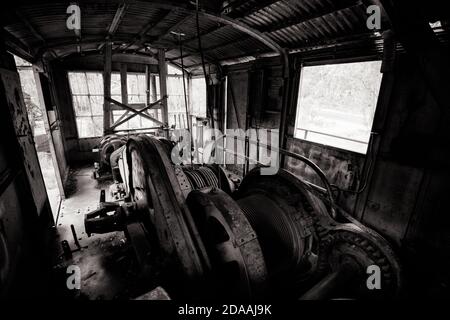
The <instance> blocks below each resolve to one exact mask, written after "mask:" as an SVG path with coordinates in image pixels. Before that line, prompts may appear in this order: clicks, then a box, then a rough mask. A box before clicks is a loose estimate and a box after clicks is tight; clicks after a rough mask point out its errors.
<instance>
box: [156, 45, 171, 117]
mask: <svg viewBox="0 0 450 320" xmlns="http://www.w3.org/2000/svg"><path fill="white" fill-rule="evenodd" d="M158 63H159V93H160V95H161V97H164V96H167V63H166V53H165V51H164V49H159V50H158ZM167 100H168V99H164V100H163V103H162V122H164V123H165V124H167V125H168V124H169V108H168V105H167Z"/></svg>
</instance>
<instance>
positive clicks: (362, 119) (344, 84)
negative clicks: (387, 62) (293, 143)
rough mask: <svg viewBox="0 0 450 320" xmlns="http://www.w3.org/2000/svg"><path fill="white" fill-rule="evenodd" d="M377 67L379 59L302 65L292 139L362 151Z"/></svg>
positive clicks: (372, 108) (369, 125)
mask: <svg viewBox="0 0 450 320" xmlns="http://www.w3.org/2000/svg"><path fill="white" fill-rule="evenodd" d="M380 67H381V62H380V61H372V62H358V63H346V64H335V65H324V66H313V67H304V68H303V70H302V79H301V83H300V90H299V98H298V102H297V119H296V126H295V128H296V130H295V134H294V136H295V138H299V139H303V140H307V141H311V142H316V143H321V144H324V145H329V146H333V147H337V148H340V149H345V150H350V151H354V152H358V153H362V154H365V153H366V152H367V145H368V142H369V138H370V132H371V129H372V123H373V118H374V115H375V108H376V104H377V99H378V94H379V90H380V85H381V77H382V74H381V73H380Z"/></svg>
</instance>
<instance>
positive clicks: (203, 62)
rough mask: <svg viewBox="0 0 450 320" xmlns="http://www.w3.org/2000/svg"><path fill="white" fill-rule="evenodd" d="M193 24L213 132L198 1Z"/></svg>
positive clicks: (212, 111) (212, 125)
mask: <svg viewBox="0 0 450 320" xmlns="http://www.w3.org/2000/svg"><path fill="white" fill-rule="evenodd" d="M195 24H196V29H197V40H198V51H199V52H200V58H201V61H202V69H203V76H204V77H205V83H206V104H207V108H208V112H209V115H210V117H211V127H212V129H213V131H214V110H213V109H212V108H211V104H210V101H209V100H210V99H209V92H208V84H209V81H208V76H207V74H206V65H205V56H204V53H203V48H202V39H201V36H200V21H199V6H198V0H196V1H195Z"/></svg>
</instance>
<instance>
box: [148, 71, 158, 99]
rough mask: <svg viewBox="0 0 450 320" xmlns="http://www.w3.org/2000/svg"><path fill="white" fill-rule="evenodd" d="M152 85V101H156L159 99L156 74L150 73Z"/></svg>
mask: <svg viewBox="0 0 450 320" xmlns="http://www.w3.org/2000/svg"><path fill="white" fill-rule="evenodd" d="M150 86H151V93H152V94H151V97H152V102H155V101H156V100H158V94H157V93H158V92H157V89H156V76H154V75H150Z"/></svg>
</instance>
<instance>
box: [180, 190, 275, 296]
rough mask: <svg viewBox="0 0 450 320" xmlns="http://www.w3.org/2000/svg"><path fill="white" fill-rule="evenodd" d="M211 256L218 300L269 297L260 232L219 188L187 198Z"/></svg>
mask: <svg viewBox="0 0 450 320" xmlns="http://www.w3.org/2000/svg"><path fill="white" fill-rule="evenodd" d="M187 202H188V204H189V207H190V208H191V211H192V212H194V220H195V221H196V224H197V225H198V228H199V232H200V235H201V237H202V240H203V241H204V243H205V246H206V250H207V252H208V255H209V256H210V257H211V265H212V268H213V269H212V270H213V273H215V274H216V278H215V280H213V283H211V284H210V285H211V286H212V288H211V289H213V290H214V291H215V293H214V294H215V295H216V298H217V297H223V298H228V297H230V296H233V297H235V298H238V299H245V300H248V299H258V298H261V297H263V296H264V295H267V292H266V290H267V288H266V285H267V283H266V280H267V268H266V263H265V260H264V256H263V253H262V250H261V247H260V244H259V241H258V237H257V235H256V232H255V231H254V229H253V228H252V226H251V225H250V223H249V222H248V220H247V218H246V217H245V215H244V213H243V212H242V210H241V209H240V208H239V206H238V205H237V204H236V203H235V202H234V201H233V199H232V198H231V197H230V196H228V195H227V194H226V193H225V192H223V191H221V190H219V189H212V190H211V191H210V192H208V191H203V192H202V191H192V192H191V193H190V194H189V196H188V199H187Z"/></svg>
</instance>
